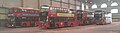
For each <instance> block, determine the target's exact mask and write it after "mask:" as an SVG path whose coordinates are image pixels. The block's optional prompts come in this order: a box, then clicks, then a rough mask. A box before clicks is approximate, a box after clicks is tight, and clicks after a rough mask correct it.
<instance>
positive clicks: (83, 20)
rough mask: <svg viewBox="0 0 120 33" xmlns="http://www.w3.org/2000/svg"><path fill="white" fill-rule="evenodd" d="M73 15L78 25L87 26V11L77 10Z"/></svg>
mask: <svg viewBox="0 0 120 33" xmlns="http://www.w3.org/2000/svg"><path fill="white" fill-rule="evenodd" d="M75 14H76V16H77V17H76V19H77V23H78V25H87V24H89V21H88V20H87V15H88V12H87V11H83V10H77V11H76V12H75Z"/></svg>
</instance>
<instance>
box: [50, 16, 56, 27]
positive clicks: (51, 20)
mask: <svg viewBox="0 0 120 33" xmlns="http://www.w3.org/2000/svg"><path fill="white" fill-rule="evenodd" d="M49 24H50V27H55V21H54V17H50V18H49Z"/></svg>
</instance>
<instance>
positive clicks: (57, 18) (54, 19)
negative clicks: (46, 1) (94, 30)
mask: <svg viewBox="0 0 120 33" xmlns="http://www.w3.org/2000/svg"><path fill="white" fill-rule="evenodd" d="M51 8H55V9H58V10H57V11H55V12H53V11H52V10H51ZM63 10H68V9H66V8H60V7H53V6H50V7H49V9H48V10H47V11H44V12H41V13H40V14H41V15H40V17H41V22H43V23H42V28H58V27H66V26H76V25H77V22H76V20H75V19H76V16H75V14H72V13H67V11H63ZM42 14H44V15H42ZM42 19H43V20H45V21H43V20H42Z"/></svg>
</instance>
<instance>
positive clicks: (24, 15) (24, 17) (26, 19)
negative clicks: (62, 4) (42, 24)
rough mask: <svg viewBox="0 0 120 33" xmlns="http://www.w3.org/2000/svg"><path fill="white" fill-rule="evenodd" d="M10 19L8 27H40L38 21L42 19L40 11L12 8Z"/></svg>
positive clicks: (9, 14)
mask: <svg viewBox="0 0 120 33" xmlns="http://www.w3.org/2000/svg"><path fill="white" fill-rule="evenodd" d="M11 17H12V18H11ZM8 18H9V19H8V20H9V21H10V22H8V23H7V27H23V26H24V27H28V26H38V25H39V24H38V23H39V22H38V21H39V20H38V19H39V18H40V17H39V9H34V8H22V7H12V8H10V12H9V13H8ZM35 19H36V20H35ZM11 20H13V21H11ZM30 20H34V21H30Z"/></svg>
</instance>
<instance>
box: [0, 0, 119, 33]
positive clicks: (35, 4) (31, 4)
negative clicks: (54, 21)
mask: <svg viewBox="0 0 120 33" xmlns="http://www.w3.org/2000/svg"><path fill="white" fill-rule="evenodd" d="M119 4H120V0H0V29H1V27H2V28H5V24H6V22H8V21H7V19H8V12H9V8H10V7H24V8H35V9H40V7H41V6H42V5H49V6H50V5H52V6H55V7H61V8H69V9H75V10H89V11H95V10H105V11H109V12H111V13H112V22H115V23H114V24H116V23H117V24H120V23H119V22H120V17H119V16H120V11H119V10H120V5H119ZM111 26H112V25H111ZM80 27H81V26H80ZM84 27H86V26H84ZM25 28H28V27H25ZM25 28H22V29H25ZM72 28H76V29H77V28H79V27H78V26H77V27H70V28H68V29H71V30H72ZM93 28H94V27H93ZM7 29H8V28H7ZM18 29H20V28H18ZM30 29H33V30H34V29H37V28H36V27H35V28H30ZM30 29H28V30H30ZM62 29H64V28H62ZM62 29H61V30H62ZM86 29H87V28H86ZM55 30H57V29H54V30H51V31H55ZM58 30H59V29H58ZM113 30H114V29H113ZM43 31H44V30H43ZM47 31H49V30H47ZM119 31H120V30H119ZM37 32H38V31H37ZM0 33H3V32H1V30H0ZM21 33H22V32H21ZM24 33H28V32H24ZM31 33H34V32H31ZM43 33H44V32H43ZM48 33H49V32H48ZM57 33H58V32H57ZM72 33H74V32H72ZM77 33H78V32H77ZM118 33H120V32H118Z"/></svg>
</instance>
